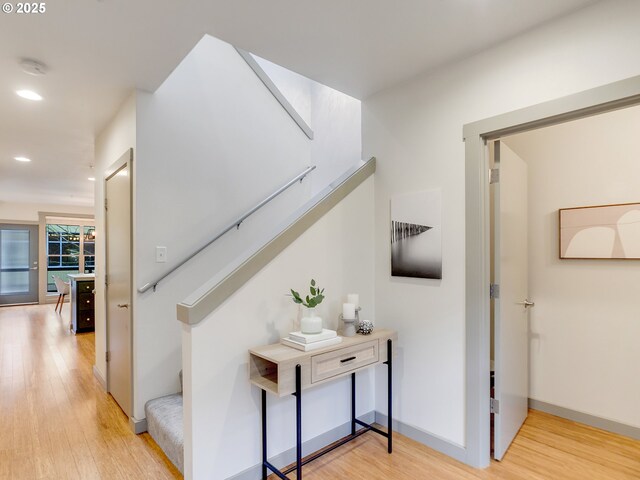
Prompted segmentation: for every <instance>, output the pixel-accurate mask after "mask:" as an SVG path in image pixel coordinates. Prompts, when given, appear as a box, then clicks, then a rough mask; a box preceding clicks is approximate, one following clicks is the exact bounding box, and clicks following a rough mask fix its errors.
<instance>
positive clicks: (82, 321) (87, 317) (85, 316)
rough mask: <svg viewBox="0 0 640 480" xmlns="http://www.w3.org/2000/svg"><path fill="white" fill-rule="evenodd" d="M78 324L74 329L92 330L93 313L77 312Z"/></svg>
mask: <svg viewBox="0 0 640 480" xmlns="http://www.w3.org/2000/svg"><path fill="white" fill-rule="evenodd" d="M77 320H78V324H77V326H76V330H93V328H94V315H93V312H91V311H88V312H78V317H77Z"/></svg>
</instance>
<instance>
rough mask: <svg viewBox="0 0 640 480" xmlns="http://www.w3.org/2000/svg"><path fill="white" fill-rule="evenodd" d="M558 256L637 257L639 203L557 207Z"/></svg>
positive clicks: (639, 247) (635, 258)
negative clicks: (558, 225) (558, 230)
mask: <svg viewBox="0 0 640 480" xmlns="http://www.w3.org/2000/svg"><path fill="white" fill-rule="evenodd" d="M558 216H559V222H560V258H562V259H569V258H573V259H631V260H640V203H624V204H617V205H598V206H592V207H576V208H562V209H560V210H559V215H558Z"/></svg>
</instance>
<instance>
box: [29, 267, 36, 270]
mask: <svg viewBox="0 0 640 480" xmlns="http://www.w3.org/2000/svg"><path fill="white" fill-rule="evenodd" d="M37 269H38V267H31V268H30V269H29V270H37Z"/></svg>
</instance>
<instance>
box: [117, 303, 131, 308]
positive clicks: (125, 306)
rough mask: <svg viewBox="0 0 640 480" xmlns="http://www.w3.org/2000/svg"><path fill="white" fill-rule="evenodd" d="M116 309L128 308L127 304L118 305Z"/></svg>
mask: <svg viewBox="0 0 640 480" xmlns="http://www.w3.org/2000/svg"><path fill="white" fill-rule="evenodd" d="M118 308H129V304H128V303H119V304H118Z"/></svg>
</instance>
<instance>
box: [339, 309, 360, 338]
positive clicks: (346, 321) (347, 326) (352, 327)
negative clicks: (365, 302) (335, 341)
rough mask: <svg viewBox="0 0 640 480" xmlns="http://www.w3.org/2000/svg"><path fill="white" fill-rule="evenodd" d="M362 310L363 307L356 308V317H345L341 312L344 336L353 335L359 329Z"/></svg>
mask: <svg viewBox="0 0 640 480" xmlns="http://www.w3.org/2000/svg"><path fill="white" fill-rule="evenodd" d="M360 310H362V308H361V307H357V308H356V316H355V318H344V317H343V316H342V314H340V320H341V321H342V336H343V337H353V336H354V335H355V334H356V331H357V330H358V325H359V324H360Z"/></svg>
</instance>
